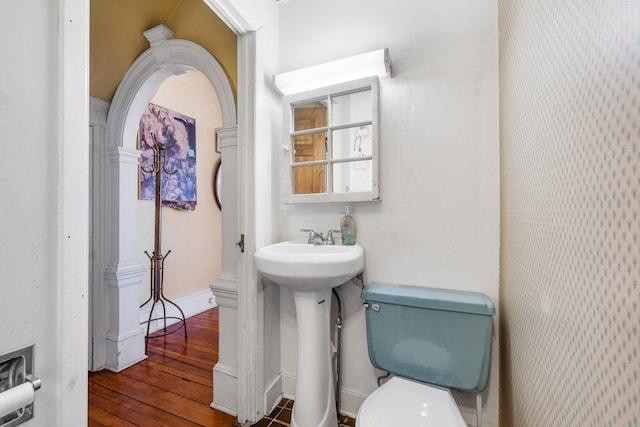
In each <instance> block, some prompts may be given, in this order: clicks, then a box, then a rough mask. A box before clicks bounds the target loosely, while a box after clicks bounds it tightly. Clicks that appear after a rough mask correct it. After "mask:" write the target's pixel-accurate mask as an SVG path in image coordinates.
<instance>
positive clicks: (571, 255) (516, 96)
mask: <svg viewBox="0 0 640 427" xmlns="http://www.w3.org/2000/svg"><path fill="white" fill-rule="evenodd" d="M499 11H500V34H501V36H500V108H501V117H500V120H501V185H502V194H501V199H502V202H501V204H502V233H501V235H502V242H501V299H500V306H501V338H500V342H501V371H500V376H501V403H500V409H501V411H500V412H501V414H500V415H501V416H500V418H501V424H500V425H502V426H504V427H511V426H514V427H538V426H563V427H565V426H580V427H582V426H598V427H604V426H611V427H613V426H625V427H627V426H638V425H640V340H639V339H638V333H639V332H640V310H639V305H640V304H639V302H640V295H639V291H640V287H639V282H640V269H639V267H640V266H639V265H638V261H640V242H639V239H638V237H639V234H640V110H639V104H638V102H639V101H640V86H639V85H638V82H639V81H640V62H639V59H638V58H640V46H639V45H638V40H639V37H640V4H639V3H638V2H631V1H607V2H603V1H597V2H576V1H573V0H560V1H557V0H542V1H536V2H529V1H522V0H501V1H500V4H499Z"/></svg>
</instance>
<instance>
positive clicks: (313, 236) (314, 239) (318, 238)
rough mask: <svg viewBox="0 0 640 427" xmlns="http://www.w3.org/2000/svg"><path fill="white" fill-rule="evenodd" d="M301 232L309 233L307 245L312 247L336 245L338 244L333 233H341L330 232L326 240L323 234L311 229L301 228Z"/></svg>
mask: <svg viewBox="0 0 640 427" xmlns="http://www.w3.org/2000/svg"><path fill="white" fill-rule="evenodd" d="M300 231H302V232H303V233H309V239H308V240H307V243H308V244H310V245H335V244H336V242H335V240H334V239H333V233H339V232H340V230H329V231H328V232H327V238H326V239H325V238H324V236H323V235H322V233H318V232H317V231H315V230H313V229H311V228H301V229H300Z"/></svg>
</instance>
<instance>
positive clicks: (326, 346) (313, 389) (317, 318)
mask: <svg viewBox="0 0 640 427" xmlns="http://www.w3.org/2000/svg"><path fill="white" fill-rule="evenodd" d="M293 298H294V301H295V307H296V316H297V318H298V319H297V326H298V366H297V373H296V397H295V402H294V405H293V415H292V417H291V427H338V417H337V414H336V401H335V393H334V384H333V364H332V361H331V360H332V355H331V338H330V330H329V325H330V315H331V289H326V290H321V291H293Z"/></svg>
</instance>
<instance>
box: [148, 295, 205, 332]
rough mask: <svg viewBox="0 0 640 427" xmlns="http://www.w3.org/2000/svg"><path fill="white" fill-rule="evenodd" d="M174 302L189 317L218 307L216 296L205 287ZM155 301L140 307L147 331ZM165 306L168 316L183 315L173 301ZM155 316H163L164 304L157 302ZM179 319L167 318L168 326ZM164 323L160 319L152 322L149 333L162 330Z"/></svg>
mask: <svg viewBox="0 0 640 427" xmlns="http://www.w3.org/2000/svg"><path fill="white" fill-rule="evenodd" d="M172 301H173V302H174V303H176V304H177V305H178V307H180V309H181V310H182V311H183V312H184V316H185V317H186V318H189V317H191V316H195V315H196V314H199V313H202V312H203V311H206V310H209V309H210V308H213V307H216V306H217V304H216V297H215V296H214V295H213V294H212V293H211V290H210V289H208V288H207V289H203V290H202V291H198V292H194V293H192V294H190V295H185V296H182V297H179V298H176V299H175V300H172ZM152 303H153V301H149V302H148V303H147V304H146V305H145V306H144V307H142V308H141V309H140V324H141V325H143V326H144V329H145V331H146V325H147V324H146V322H147V321H148V320H149V312H150V311H151V304H152ZM165 306H166V308H167V317H181V316H180V312H179V311H178V309H176V308H175V307H174V306H173V305H172V304H171V303H167V302H165ZM153 311H154V313H153V315H154V316H153V317H154V318H156V317H159V316H162V305H161V304H159V303H156V305H155V307H154V310H153ZM177 322H178V319H167V326H169V325H173V324H174V323H177ZM163 326H164V325H163V324H162V322H161V321H160V320H155V321H152V322H151V326H150V327H149V333H150V334H151V333H154V332H156V331H158V330H160V329H161V328H162V327H163Z"/></svg>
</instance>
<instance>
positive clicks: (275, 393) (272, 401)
mask: <svg viewBox="0 0 640 427" xmlns="http://www.w3.org/2000/svg"><path fill="white" fill-rule="evenodd" d="M282 398H283V394H282V375H281V374H278V375H276V377H275V378H274V379H273V381H271V384H269V385H268V386H267V388H266V390H265V391H264V409H265V411H266V412H265V415H267V414H270V413H271V411H273V410H274V409H275V408H276V406H278V403H279V402H280V400H282Z"/></svg>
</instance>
